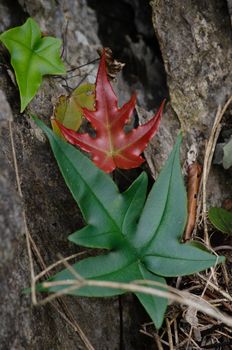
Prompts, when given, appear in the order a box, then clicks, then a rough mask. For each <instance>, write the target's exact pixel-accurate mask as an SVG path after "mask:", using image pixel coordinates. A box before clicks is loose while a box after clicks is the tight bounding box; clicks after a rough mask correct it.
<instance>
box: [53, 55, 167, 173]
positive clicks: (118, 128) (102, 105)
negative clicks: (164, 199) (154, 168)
mask: <svg viewBox="0 0 232 350" xmlns="http://www.w3.org/2000/svg"><path fill="white" fill-rule="evenodd" d="M135 103H136V96H135V95H133V96H132V97H131V99H130V101H129V102H127V103H126V104H124V105H123V106H122V107H121V108H118V100H117V97H116V95H115V93H114V91H113V89H112V87H111V84H110V82H109V81H108V78H107V73H106V62H105V52H104V51H103V54H102V57H101V61H100V65H99V69H98V74H97V80H96V103H95V111H90V110H88V109H83V114H84V116H85V117H86V118H87V119H88V121H89V122H90V123H91V125H92V126H93V128H94V129H95V131H96V136H95V137H91V136H90V135H89V134H88V133H84V134H81V133H78V132H75V131H73V130H71V129H68V128H66V127H64V126H63V125H62V124H61V123H60V122H58V121H56V123H57V125H58V126H59V128H60V130H61V132H62V134H63V136H64V137H65V139H66V140H67V141H68V142H70V143H71V144H73V145H77V146H79V147H80V148H82V149H83V150H84V151H86V152H89V153H91V155H92V160H93V162H94V163H95V164H96V165H97V166H98V167H99V168H101V169H102V170H104V171H105V172H107V173H109V172H111V171H113V170H114V169H115V168H116V167H117V168H121V169H130V168H136V167H138V166H139V165H140V164H141V163H143V162H144V159H143V158H142V157H141V156H140V154H141V153H142V152H143V150H144V148H145V147H146V146H147V144H148V142H149V140H150V139H151V138H152V137H153V135H154V134H155V132H156V131H157V128H158V126H159V122H160V119H161V115H162V111H163V107H164V101H163V103H162V104H161V106H160V108H159V110H158V112H157V113H156V115H155V116H154V117H153V118H152V119H150V120H149V121H148V122H147V123H146V124H144V125H141V126H139V127H138V128H136V129H133V130H132V131H130V132H128V133H125V131H124V126H125V124H126V123H127V122H128V120H129V119H130V117H131V115H132V113H133V110H134V108H135Z"/></svg>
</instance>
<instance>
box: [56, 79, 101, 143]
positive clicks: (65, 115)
mask: <svg viewBox="0 0 232 350" xmlns="http://www.w3.org/2000/svg"><path fill="white" fill-rule="evenodd" d="M94 103H95V85H94V84H83V85H80V86H79V87H77V88H76V89H75V90H74V91H73V92H72V94H71V95H70V96H64V95H62V96H60V97H59V100H58V102H57V104H56V105H55V108H54V112H53V118H54V119H56V120H58V121H59V122H60V123H61V124H63V125H64V126H65V127H66V128H69V129H71V130H74V131H77V130H78V129H79V127H80V125H81V122H82V116H83V108H87V109H88V110H93V109H94ZM53 118H52V119H51V123H52V129H53V131H54V132H55V133H56V134H57V135H59V136H60V137H61V138H63V139H64V137H63V135H62V133H61V131H60V129H59V127H58V126H57V124H56V123H55V122H54V120H53Z"/></svg>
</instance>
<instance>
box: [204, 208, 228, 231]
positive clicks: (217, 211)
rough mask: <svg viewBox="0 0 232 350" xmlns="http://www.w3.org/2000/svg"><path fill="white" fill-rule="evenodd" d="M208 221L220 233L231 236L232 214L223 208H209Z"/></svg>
mask: <svg viewBox="0 0 232 350" xmlns="http://www.w3.org/2000/svg"><path fill="white" fill-rule="evenodd" d="M208 215H209V220H210V221H211V223H212V224H213V225H214V227H216V229H218V230H219V231H221V232H224V233H228V234H232V213H230V212H229V211H227V210H225V209H223V208H211V209H210V210H209V214H208Z"/></svg>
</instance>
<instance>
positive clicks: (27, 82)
mask: <svg viewBox="0 0 232 350" xmlns="http://www.w3.org/2000/svg"><path fill="white" fill-rule="evenodd" d="M0 41H2V42H3V44H4V45H5V46H6V47H7V49H8V50H9V52H10V54H11V65H12V67H13V68H14V71H15V76H16V81H17V84H18V87H19V92H20V100H21V112H23V111H24V109H25V108H26V106H27V105H28V103H29V102H30V101H31V100H32V98H33V97H34V95H35V94H36V92H37V90H38V89H39V87H40V85H41V82H42V77H43V75H46V74H64V73H65V67H64V64H63V62H62V61H61V59H60V47H61V44H62V42H61V40H60V39H56V38H53V37H49V36H48V37H43V38H41V32H40V28H39V26H38V25H37V23H36V22H35V21H34V20H33V19H32V18H28V20H27V21H26V22H25V23H24V24H23V25H22V26H19V27H15V28H12V29H9V30H7V31H6V32H4V33H2V34H1V35H0Z"/></svg>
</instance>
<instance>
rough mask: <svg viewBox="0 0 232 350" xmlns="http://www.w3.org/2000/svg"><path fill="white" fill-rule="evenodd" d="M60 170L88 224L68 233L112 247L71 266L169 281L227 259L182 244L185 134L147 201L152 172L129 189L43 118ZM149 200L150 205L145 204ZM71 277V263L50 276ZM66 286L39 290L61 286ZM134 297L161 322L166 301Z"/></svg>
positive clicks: (87, 272) (90, 292)
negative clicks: (181, 154)
mask: <svg viewBox="0 0 232 350" xmlns="http://www.w3.org/2000/svg"><path fill="white" fill-rule="evenodd" d="M36 123H37V125H38V126H40V127H41V128H42V129H43V130H44V132H45V133H46V135H47V137H48V139H49V141H50V144H51V147H52V150H53V153H54V155H55V157H56V160H57V162H58V165H59V167H60V170H61V173H62V175H63V177H64V179H65V182H66V184H67V186H68V187H69V189H70V191H71V193H72V195H73V197H74V199H75V200H76V202H77V203H78V205H79V207H80V209H81V211H82V214H83V216H84V219H85V221H86V222H87V226H85V227H84V228H82V229H81V230H79V231H77V232H74V233H73V234H72V235H70V236H69V240H70V241H72V242H74V243H76V244H79V245H82V246H86V247H97V248H105V249H109V250H110V251H109V253H107V254H104V255H99V256H96V257H89V258H87V259H84V260H81V261H80V262H78V263H76V264H74V265H73V268H74V269H75V270H76V271H77V272H78V273H79V274H80V275H81V276H83V277H84V278H86V279H94V280H105V281H117V282H131V281H134V280H138V279H139V280H146V279H150V280H154V281H158V282H162V283H163V284H164V285H165V279H164V277H166V276H179V275H185V274H192V273H194V272H197V271H200V270H203V269H206V268H208V267H210V266H213V265H214V264H215V263H217V262H221V261H223V259H224V258H223V257H220V258H219V259H217V258H216V257H215V256H213V255H212V254H210V253H209V252H206V251H204V250H202V249H199V248H198V247H196V246H194V244H192V245H191V244H182V243H180V239H181V236H182V233H183V231H184V228H185V223H186V217H187V210H186V206H187V204H186V192H185V188H184V183H183V179H182V175H181V168H180V161H179V147H180V142H181V136H179V137H178V140H177V143H176V145H175V147H174V149H173V151H172V153H171V155H170V156H169V159H168V161H167V163H166V165H165V167H164V169H163V170H162V172H161V173H160V176H159V178H158V180H157V181H156V182H155V184H154V185H153V188H152V190H151V192H150V194H149V195H148V198H147V200H146V191H147V175H146V174H145V173H142V174H141V175H140V176H139V177H138V178H137V179H136V180H135V181H134V183H133V184H132V185H131V186H130V187H129V189H128V190H127V191H125V192H124V193H119V191H118V188H117V187H116V185H115V183H114V182H113V181H112V180H111V178H110V177H109V176H108V175H107V174H105V173H104V172H102V171H101V170H100V169H98V168H97V167H96V166H95V165H94V164H93V163H92V162H91V161H90V160H89V159H88V158H87V157H86V156H84V155H83V154H82V153H80V152H79V151H78V150H77V149H75V148H74V147H73V146H72V145H70V144H68V143H65V142H64V141H63V140H61V139H60V138H58V137H57V136H56V135H55V134H54V133H53V132H52V131H51V130H50V129H49V128H47V127H46V126H45V125H44V124H43V123H42V122H41V121H39V120H36ZM144 203H145V204H144ZM67 279H68V280H70V279H71V280H73V279H75V277H74V276H73V274H72V273H71V272H70V271H69V270H67V269H65V270H63V271H61V272H60V273H57V274H56V275H55V276H54V277H53V278H52V279H51V280H52V281H64V280H67ZM66 287H67V285H62V286H54V287H51V288H48V289H45V288H43V286H42V285H38V287H37V289H38V290H40V291H49V292H57V291H61V290H62V289H64V288H66ZM121 293H123V291H122V290H120V289H118V290H115V289H110V288H100V287H91V288H90V287H86V286H85V287H82V288H80V289H75V290H72V291H71V292H70V294H72V295H80V296H89V297H90V296H95V297H96V296H112V295H117V294H121ZM136 296H137V297H138V299H139V300H140V302H141V303H142V305H143V306H144V308H145V309H146V310H147V312H148V314H149V315H150V317H151V319H152V320H153V322H154V323H155V325H156V327H157V328H159V327H160V326H161V324H162V322H163V317H164V313H165V310H166V307H167V300H166V299H161V298H160V297H154V296H150V295H145V294H141V293H136Z"/></svg>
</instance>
